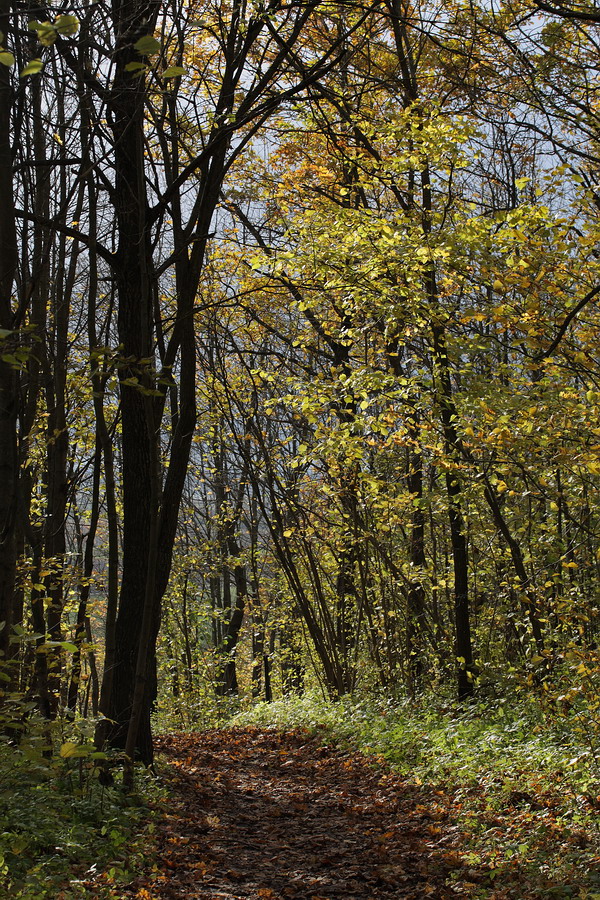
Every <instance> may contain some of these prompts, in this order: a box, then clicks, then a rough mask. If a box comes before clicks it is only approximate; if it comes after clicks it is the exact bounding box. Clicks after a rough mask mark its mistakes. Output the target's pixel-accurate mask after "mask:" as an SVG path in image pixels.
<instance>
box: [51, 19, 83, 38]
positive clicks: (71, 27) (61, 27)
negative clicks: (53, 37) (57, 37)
mask: <svg viewBox="0 0 600 900" xmlns="http://www.w3.org/2000/svg"><path fill="white" fill-rule="evenodd" d="M54 24H55V27H56V30H57V31H58V33H59V34H68V35H72V34H77V32H78V31H79V19H78V18H77V16H58V18H57V20H56V22H55V23H54Z"/></svg>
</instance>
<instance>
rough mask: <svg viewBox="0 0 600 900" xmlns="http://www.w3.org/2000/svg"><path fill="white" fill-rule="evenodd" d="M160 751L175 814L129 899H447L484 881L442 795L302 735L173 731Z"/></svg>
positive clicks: (357, 755)
mask: <svg viewBox="0 0 600 900" xmlns="http://www.w3.org/2000/svg"><path fill="white" fill-rule="evenodd" d="M159 750H160V751H161V752H162V754H163V755H164V756H165V757H166V759H167V760H168V761H169V763H170V775H169V812H168V815H166V816H165V817H164V818H163V820H162V822H161V823H160V824H158V825H157V833H156V838H157V845H158V846H157V861H156V864H155V870H154V871H153V872H152V873H151V875H150V876H148V875H144V876H141V877H140V878H138V879H136V880H135V881H134V882H133V883H131V884H130V885H129V886H128V888H127V889H126V891H122V896H127V897H130V896H132V897H135V898H138V900H150V898H151V900H183V898H186V900H371V898H372V900H388V898H389V900H392V898H395V900H399V898H403V900H413V898H414V900H416V898H428V897H429V898H436V900H442V898H447V897H448V898H449V897H456V896H457V894H458V895H460V894H461V893H463V891H462V889H461V881H465V880H467V881H469V880H471V881H472V880H473V879H477V880H478V879H480V878H484V877H485V873H484V872H479V871H476V870H473V869H472V868H471V869H468V870H466V869H465V867H464V865H463V863H462V860H461V856H460V853H459V850H460V846H461V834H460V831H459V829H458V828H457V826H456V825H455V824H454V823H453V822H452V820H451V818H450V817H449V810H448V806H447V803H446V798H444V797H443V796H442V795H441V794H440V792H436V791H434V790H431V789H426V788H424V787H419V786H416V785H414V784H410V783H409V782H408V781H407V780H406V779H405V778H403V777H402V776H399V775H395V774H392V773H391V772H390V771H389V769H388V768H387V767H386V766H385V765H383V764H382V763H381V762H378V761H376V760H374V759H373V758H368V757H365V756H363V755H361V754H360V753H356V752H354V753H351V752H348V751H347V750H345V749H340V748H339V747H336V746H327V745H325V746H323V745H322V744H321V743H320V741H319V739H318V737H315V736H313V735H311V734H310V733H309V732H307V731H305V730H303V729H295V730H292V731H287V732H283V733H282V732H277V731H274V730H270V731H269V730H267V731H261V730H259V729H255V728H237V729H227V730H214V731H208V732H202V733H198V734H191V735H185V736H181V735H180V736H170V737H165V738H163V739H162V740H161V741H160V743H159ZM452 876H455V877H452ZM451 881H453V882H454V884H453V888H451V887H450V886H449V884H450V882H451Z"/></svg>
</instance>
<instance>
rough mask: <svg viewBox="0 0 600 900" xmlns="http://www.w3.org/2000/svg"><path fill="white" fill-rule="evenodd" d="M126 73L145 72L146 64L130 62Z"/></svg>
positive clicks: (126, 67)
mask: <svg viewBox="0 0 600 900" xmlns="http://www.w3.org/2000/svg"><path fill="white" fill-rule="evenodd" d="M125 71H126V72H145V71H146V64H145V63H142V62H130V63H127V65H126V66H125Z"/></svg>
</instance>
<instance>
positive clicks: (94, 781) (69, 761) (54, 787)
mask: <svg viewBox="0 0 600 900" xmlns="http://www.w3.org/2000/svg"><path fill="white" fill-rule="evenodd" d="M61 730H62V733H61ZM51 744H52V745H54V746H53V751H54V752H53V754H52V755H51V756H50V755H49V751H50V745H51ZM98 762H99V760H98V754H96V753H95V748H94V747H93V745H92V744H91V742H90V741H89V739H88V738H86V736H85V735H84V734H82V733H81V732H78V730H77V729H76V728H74V726H69V727H68V730H65V728H64V727H63V728H62V729H61V726H60V724H57V723H55V724H54V725H53V728H52V731H51V732H50V731H49V730H48V725H47V723H42V722H36V721H35V720H34V719H32V720H31V721H29V722H28V727H27V729H26V730H25V731H24V733H23V734H22V736H21V738H20V740H15V739H14V736H13V738H12V739H9V738H7V737H4V738H0V897H10V898H11V900H13V898H14V900H75V898H81V897H90V896H93V897H95V898H98V900H101V898H104V897H120V896H121V892H120V890H119V887H118V886H119V884H122V883H125V882H127V881H128V880H130V878H131V877H132V873H133V872H135V871H136V869H138V868H139V867H140V866H142V865H143V859H144V857H146V856H147V850H148V842H149V840H151V832H152V830H153V826H152V823H151V818H152V816H153V812H152V811H151V809H150V807H149V805H148V804H149V801H150V799H151V797H153V796H155V794H156V791H157V787H156V786H155V785H154V783H153V782H152V780H151V779H150V778H149V777H148V776H147V775H144V773H142V772H140V773H139V775H138V776H137V795H136V796H135V797H130V796H127V795H125V794H124V793H123V792H122V790H121V789H120V787H118V786H116V785H115V784H111V785H104V786H103V785H101V784H100V783H99V778H98V774H99V771H98ZM109 762H110V760H109ZM142 826H143V828H142ZM146 861H147V860H146ZM99 873H101V875H99ZM92 883H93V885H94V886H93V889H92V891H91V893H90V884H92Z"/></svg>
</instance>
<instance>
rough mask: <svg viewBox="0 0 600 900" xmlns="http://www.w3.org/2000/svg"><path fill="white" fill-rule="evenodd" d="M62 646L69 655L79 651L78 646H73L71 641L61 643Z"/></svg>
mask: <svg viewBox="0 0 600 900" xmlns="http://www.w3.org/2000/svg"><path fill="white" fill-rule="evenodd" d="M60 646H61V647H62V648H63V650H68V651H69V653H76V652H77V650H78V649H79V648H78V647H77V645H76V644H72V643H71V641H61V642H60Z"/></svg>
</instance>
